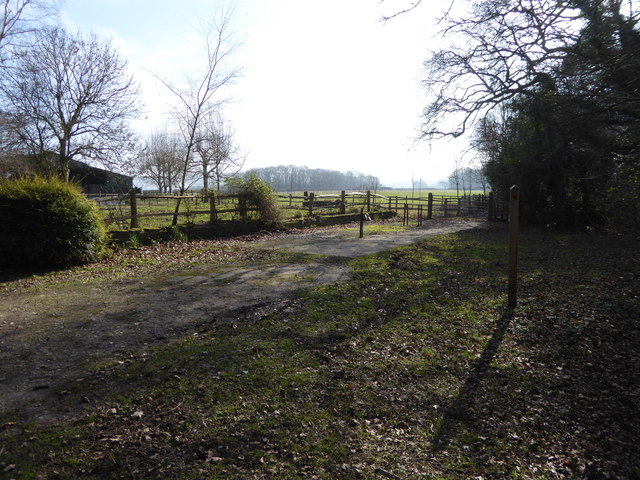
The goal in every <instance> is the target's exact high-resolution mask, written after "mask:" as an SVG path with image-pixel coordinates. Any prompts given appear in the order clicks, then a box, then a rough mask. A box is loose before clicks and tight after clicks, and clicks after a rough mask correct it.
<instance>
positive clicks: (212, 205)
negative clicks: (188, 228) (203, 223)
mask: <svg viewBox="0 0 640 480" xmlns="http://www.w3.org/2000/svg"><path fill="white" fill-rule="evenodd" d="M217 220H218V212H217V211H216V196H215V194H214V193H209V223H216V221H217Z"/></svg>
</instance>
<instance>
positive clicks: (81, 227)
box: [0, 177, 107, 269]
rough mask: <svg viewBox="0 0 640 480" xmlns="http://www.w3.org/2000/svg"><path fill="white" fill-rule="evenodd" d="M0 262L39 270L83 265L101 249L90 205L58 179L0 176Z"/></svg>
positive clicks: (99, 226) (97, 219) (102, 237)
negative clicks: (1, 178) (0, 226)
mask: <svg viewBox="0 0 640 480" xmlns="http://www.w3.org/2000/svg"><path fill="white" fill-rule="evenodd" d="M0 223H1V225H2V232H1V233H0V266H2V267H9V268H19V269H22V268H34V267H37V268H40V267H51V266H61V265H70V264H77V263H86V262H90V261H93V260H96V259H97V258H99V257H100V256H101V255H103V254H104V252H105V245H106V240H107V237H106V233H105V228H104V224H103V221H102V218H101V216H100V214H99V212H98V209H97V206H96V205H95V203H93V202H91V201H90V200H88V199H87V198H86V197H85V196H84V194H83V193H82V191H81V190H80V188H79V187H78V186H77V185H74V184H70V183H67V182H65V181H62V180H60V179H57V178H43V177H34V178H31V177H24V178H18V179H9V180H0Z"/></svg>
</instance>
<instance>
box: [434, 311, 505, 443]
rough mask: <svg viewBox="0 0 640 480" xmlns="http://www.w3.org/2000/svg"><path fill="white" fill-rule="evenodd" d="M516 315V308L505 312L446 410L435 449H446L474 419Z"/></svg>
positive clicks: (437, 432)
mask: <svg viewBox="0 0 640 480" xmlns="http://www.w3.org/2000/svg"><path fill="white" fill-rule="evenodd" d="M513 314H514V311H513V310H512V309H508V310H506V311H505V312H504V313H503V314H502V316H501V317H500V319H499V320H498V322H497V323H496V325H495V328H494V330H493V333H492V335H491V339H490V340H489V342H488V343H487V346H486V347H485V348H484V350H483V351H482V353H481V355H480V358H478V360H477V361H476V364H475V366H474V368H473V370H472V371H471V373H470V374H469V376H468V377H467V380H466V382H465V383H464V385H463V386H462V388H461V389H460V391H459V392H458V395H457V396H456V397H455V399H454V400H453V402H452V403H451V405H450V406H449V408H447V410H446V411H445V413H444V415H443V420H442V423H441V424H440V426H439V428H438V429H437V430H436V432H435V434H434V436H433V442H432V445H433V448H434V449H435V450H442V449H445V448H446V447H447V446H448V445H449V443H450V442H451V440H452V439H453V438H454V437H455V436H457V434H458V433H459V430H460V427H461V426H462V425H463V424H466V423H471V422H472V421H473V419H474V414H473V412H472V411H471V406H472V405H473V404H474V403H475V400H474V399H475V398H477V396H478V395H479V388H480V386H481V384H482V381H483V379H484V378H486V377H487V374H488V370H489V365H490V364H491V362H492V360H493V359H494V358H495V357H496V354H497V353H498V349H499V348H500V345H501V343H502V341H503V339H504V336H505V334H506V332H507V330H508V329H509V325H510V323H511V320H512V319H513Z"/></svg>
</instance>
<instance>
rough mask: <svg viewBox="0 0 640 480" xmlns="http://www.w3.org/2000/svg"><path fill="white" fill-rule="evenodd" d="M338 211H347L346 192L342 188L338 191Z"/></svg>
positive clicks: (343, 212)
mask: <svg viewBox="0 0 640 480" xmlns="http://www.w3.org/2000/svg"><path fill="white" fill-rule="evenodd" d="M340 213H341V214H343V215H344V214H345V213H347V192H345V191H344V190H342V191H341V192H340Z"/></svg>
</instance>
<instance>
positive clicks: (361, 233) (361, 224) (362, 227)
mask: <svg viewBox="0 0 640 480" xmlns="http://www.w3.org/2000/svg"><path fill="white" fill-rule="evenodd" d="M362 237H364V208H361V209H360V238H362Z"/></svg>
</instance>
